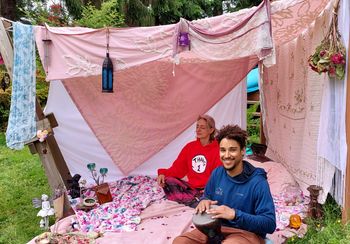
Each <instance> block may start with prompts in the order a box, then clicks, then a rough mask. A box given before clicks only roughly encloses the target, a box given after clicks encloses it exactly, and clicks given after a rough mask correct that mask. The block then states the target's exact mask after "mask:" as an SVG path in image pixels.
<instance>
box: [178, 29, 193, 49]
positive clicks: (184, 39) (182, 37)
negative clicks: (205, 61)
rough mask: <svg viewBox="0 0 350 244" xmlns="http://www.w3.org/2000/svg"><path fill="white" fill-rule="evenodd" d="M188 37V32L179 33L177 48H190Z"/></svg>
mask: <svg viewBox="0 0 350 244" xmlns="http://www.w3.org/2000/svg"><path fill="white" fill-rule="evenodd" d="M190 42H191V41H190V37H189V36H188V32H180V33H179V46H181V47H190Z"/></svg>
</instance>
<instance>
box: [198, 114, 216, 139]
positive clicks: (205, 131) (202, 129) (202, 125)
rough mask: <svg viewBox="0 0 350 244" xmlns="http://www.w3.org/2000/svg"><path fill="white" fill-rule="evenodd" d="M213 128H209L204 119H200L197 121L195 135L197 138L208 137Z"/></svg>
mask: <svg viewBox="0 0 350 244" xmlns="http://www.w3.org/2000/svg"><path fill="white" fill-rule="evenodd" d="M213 131H214V129H213V128H209V125H208V123H207V121H206V120H204V119H200V120H198V121H197V126H196V135H197V138H198V139H209V138H210V134H211V133H213Z"/></svg>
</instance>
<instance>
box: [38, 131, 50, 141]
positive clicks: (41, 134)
mask: <svg viewBox="0 0 350 244" xmlns="http://www.w3.org/2000/svg"><path fill="white" fill-rule="evenodd" d="M48 134H49V132H48V130H38V131H37V132H36V137H38V139H39V141H40V142H43V141H45V140H46V138H47V135H48Z"/></svg>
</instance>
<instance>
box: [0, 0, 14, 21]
mask: <svg viewBox="0 0 350 244" xmlns="http://www.w3.org/2000/svg"><path fill="white" fill-rule="evenodd" d="M16 4H17V0H0V15H1V16H2V17H4V18H6V19H9V20H15V18H16Z"/></svg>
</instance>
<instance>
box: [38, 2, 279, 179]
mask: <svg viewBox="0 0 350 244" xmlns="http://www.w3.org/2000/svg"><path fill="white" fill-rule="evenodd" d="M183 31H186V32H188V33H189V35H190V39H191V46H190V50H188V49H187V48H183V47H180V46H178V45H177V36H178V33H179V32H183ZM47 39H50V40H51V42H47V41H42V40H47ZM107 40H109V52H110V57H112V60H113V63H114V67H115V70H114V91H115V92H114V93H112V94H105V93H101V77H100V73H101V64H102V62H103V59H104V56H105V53H106V45H107ZM36 41H37V45H38V50H39V53H40V57H41V59H42V62H43V64H44V68H45V71H46V72H47V79H48V80H53V79H62V80H63V84H64V86H65V88H66V90H67V91H68V93H69V94H70V96H71V98H72V100H73V101H74V103H75V104H76V106H77V108H78V110H79V111H80V113H81V114H82V116H83V117H84V119H85V121H86V122H87V123H88V125H89V126H90V128H91V129H92V131H93V132H94V133H95V135H96V137H97V138H98V140H99V142H100V143H101V145H102V146H103V147H104V149H105V150H106V152H107V153H108V154H109V155H110V157H111V158H112V160H113V161H114V163H115V164H116V165H117V167H118V168H119V169H120V171H121V172H123V173H124V174H125V175H127V174H129V173H130V172H131V171H133V170H134V169H135V168H137V167H138V166H140V165H141V164H142V163H143V162H145V160H147V159H149V158H150V157H151V156H152V155H154V154H155V153H157V152H159V151H160V150H161V149H162V148H163V147H164V146H165V145H167V144H169V142H171V141H172V140H173V139H174V138H175V137H177V136H178V135H179V134H180V133H181V132H182V131H184V130H185V129H186V128H187V127H189V126H190V125H191V124H192V123H193V122H194V121H195V120H196V118H197V116H198V115H199V114H203V113H206V112H207V111H208V110H209V109H210V108H211V107H212V106H213V105H214V104H215V103H217V102H218V101H219V100H220V99H221V98H223V97H224V96H225V95H226V94H227V93H228V92H229V91H231V90H232V89H233V88H234V87H235V86H236V85H237V84H238V83H239V82H240V81H241V80H242V79H243V78H244V77H245V76H246V75H247V73H248V72H249V71H250V70H251V69H252V68H253V67H254V66H255V65H256V64H257V63H258V61H259V60H260V59H264V58H266V57H267V56H268V55H271V51H272V47H273V45H272V36H271V28H270V14H269V1H263V2H262V3H261V5H260V6H258V7H254V8H251V9H248V10H242V11H240V12H236V13H230V14H226V15H222V16H217V17H214V18H208V19H203V20H198V21H192V22H189V21H186V20H184V19H181V21H180V22H179V23H178V24H175V25H166V26H157V27H144V28H123V29H121V28H108V29H99V30H92V29H87V28H51V27H46V28H45V27H37V28H36ZM252 42H254V45H250V44H251V43H252ZM45 45H47V46H45ZM237 116H241V115H237Z"/></svg>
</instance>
